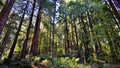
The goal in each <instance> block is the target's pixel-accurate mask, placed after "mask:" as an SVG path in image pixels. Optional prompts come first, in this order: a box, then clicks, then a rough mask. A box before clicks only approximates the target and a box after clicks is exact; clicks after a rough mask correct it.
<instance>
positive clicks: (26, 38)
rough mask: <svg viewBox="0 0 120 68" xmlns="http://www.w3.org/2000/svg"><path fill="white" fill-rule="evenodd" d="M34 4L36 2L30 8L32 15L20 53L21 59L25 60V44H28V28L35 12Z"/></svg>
mask: <svg viewBox="0 0 120 68" xmlns="http://www.w3.org/2000/svg"><path fill="white" fill-rule="evenodd" d="M35 4H36V1H34V4H33V7H32V13H31V16H30V21H29V26H28V29H27V33H26V37H25V40H24V42H23V48H22V52H21V58H25V56H26V52H27V43H28V38H29V34H30V28H31V24H32V18H33V14H34V10H35Z"/></svg>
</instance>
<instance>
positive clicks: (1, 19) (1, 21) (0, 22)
mask: <svg viewBox="0 0 120 68" xmlns="http://www.w3.org/2000/svg"><path fill="white" fill-rule="evenodd" d="M14 2H15V0H10V1H9V3H6V5H5V6H4V7H3V9H2V11H1V12H0V35H1V34H2V30H3V28H4V25H5V24H6V22H7V19H8V15H9V13H10V11H11V9H12V6H13V4H14Z"/></svg>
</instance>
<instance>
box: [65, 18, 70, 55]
mask: <svg viewBox="0 0 120 68" xmlns="http://www.w3.org/2000/svg"><path fill="white" fill-rule="evenodd" d="M68 36H69V34H68V22H67V20H66V19H65V41H66V42H65V45H66V46H65V52H66V54H68V53H69V39H68Z"/></svg>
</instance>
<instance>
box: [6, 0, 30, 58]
mask: <svg viewBox="0 0 120 68" xmlns="http://www.w3.org/2000/svg"><path fill="white" fill-rule="evenodd" d="M27 5H28V2H27V4H26V6H25V9H24V13H23V15H22V18H21V21H20V24H19V27H18V30H17V32H16V35H15V38H14V41H13V44H12V47H11V49H10V52H9V55H8V59H11V58H12V56H13V52H14V49H15V46H16V43H17V39H18V35H19V32H20V30H21V26H22V23H23V20H24V16H25V11H26V9H27Z"/></svg>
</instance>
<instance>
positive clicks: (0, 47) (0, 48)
mask: <svg viewBox="0 0 120 68" xmlns="http://www.w3.org/2000/svg"><path fill="white" fill-rule="evenodd" d="M10 31H11V29H10V28H9V27H8V29H7V32H6V33H5V37H4V38H3V40H2V42H1V44H0V56H1V55H2V53H3V51H4V48H5V46H6V44H7V41H8V38H9V34H10Z"/></svg>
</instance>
